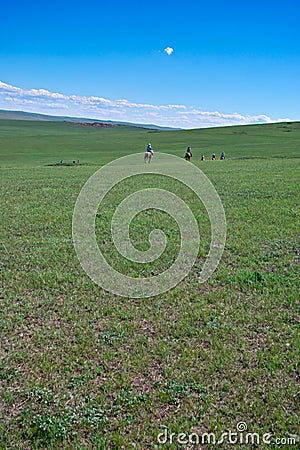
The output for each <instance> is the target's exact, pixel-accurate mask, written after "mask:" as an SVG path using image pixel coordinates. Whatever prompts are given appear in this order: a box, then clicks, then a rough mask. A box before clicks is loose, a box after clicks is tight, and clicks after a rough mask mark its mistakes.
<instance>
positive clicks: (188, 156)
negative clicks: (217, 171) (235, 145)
mask: <svg viewBox="0 0 300 450" xmlns="http://www.w3.org/2000/svg"><path fill="white" fill-rule="evenodd" d="M192 156H193V155H192V151H191V147H188V148H187V149H186V152H185V159H186V160H187V161H190V159H191V157H192ZM211 159H212V161H215V160H216V159H217V158H216V155H215V153H213V154H212V155H211ZM220 159H225V153H224V152H222V153H221V156H220ZM201 161H205V155H202V156H201Z"/></svg>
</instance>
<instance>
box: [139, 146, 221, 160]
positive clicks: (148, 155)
mask: <svg viewBox="0 0 300 450" xmlns="http://www.w3.org/2000/svg"><path fill="white" fill-rule="evenodd" d="M153 155H154V151H153V150H152V146H151V143H150V142H149V144H148V145H147V149H146V153H145V156H144V161H145V163H146V162H148V163H149V162H150V161H151V158H152V156H153ZM192 156H193V155H192V150H191V147H188V148H187V149H186V152H185V156H184V157H185V159H186V161H190V159H191V158H192ZM211 159H212V161H215V160H216V159H217V158H216V155H215V153H213V154H212V155H211ZM220 159H225V153H224V152H222V153H221V156H220ZM201 161H205V156H204V155H202V156H201Z"/></svg>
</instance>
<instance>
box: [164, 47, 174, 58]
mask: <svg viewBox="0 0 300 450" xmlns="http://www.w3.org/2000/svg"><path fill="white" fill-rule="evenodd" d="M164 52H165V53H166V54H167V55H169V56H170V55H172V53H173V52H174V48H172V47H166V48H165V49H164Z"/></svg>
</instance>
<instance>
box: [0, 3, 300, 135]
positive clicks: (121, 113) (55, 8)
mask: <svg viewBox="0 0 300 450" xmlns="http://www.w3.org/2000/svg"><path fill="white" fill-rule="evenodd" d="M299 5H300V2H298V1H296V0H287V1H286V2H285V3H281V4H277V3H275V2H273V1H272V2H271V1H268V0H267V1H259V2H258V1H257V0H254V1H251V2H246V1H243V2H237V1H227V2H226V1H218V0H217V1H215V2H214V3H213V2H212V3H209V2H202V1H201V0H199V1H189V0H187V1H185V2H182V1H180V2H179V1H169V0H165V1H156V0H155V1H152V2H149V1H148V2H143V1H140V2H130V1H127V2H126V1H114V2H109V1H97V2H77V1H73V2H63V1H62V2H59V1H57V0H54V1H51V2H47V3H46V2H45V3H43V2H35V1H30V0H29V1H28V2H23V1H22V2H19V1H16V2H13V3H10V4H9V3H8V2H6V3H5V4H2V6H1V18H0V21H1V26H0V81H1V83H0V108H1V109H12V110H25V111H34V112H42V113H48V114H59V115H70V116H84V117H94V118H100V119H107V120H109V119H111V120H123V121H134V122H139V123H156V124H158V125H168V126H176V127H183V128H197V127H203V126H219V125H231V124H243V123H257V122H269V121H276V120H282V119H283V120H284V119H292V120H300V108H299V105H300V89H299V85H300V83H299V82H300V59H299V56H300V31H299V30H300V27H299V23H300V6H299ZM167 47H170V48H172V49H173V52H172V53H171V54H170V55H168V54H167V53H166V52H165V51H164V49H166V48H167Z"/></svg>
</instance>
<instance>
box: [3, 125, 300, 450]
mask: <svg viewBox="0 0 300 450" xmlns="http://www.w3.org/2000/svg"><path fill="white" fill-rule="evenodd" d="M148 142H151V144H152V147H153V149H154V151H156V152H165V153H171V154H174V155H177V156H181V157H183V156H184V153H185V149H186V147H187V146H188V145H189V146H191V148H192V152H193V158H192V162H191V164H195V165H197V166H198V167H199V168H201V170H203V172H204V173H205V174H206V175H207V176H208V177H209V179H210V180H211V181H212V183H213V184H214V186H215V188H216V190H217V191H218V193H219V195H220V198H221V200H222V203H223V206H224V210H225V213H226V221H227V241H226V247H225V251H224V253H223V257H222V260H221V262H220V264H219V266H218V268H217V270H216V272H215V273H214V274H213V276H212V277H211V278H210V279H209V280H208V281H207V282H206V283H203V284H200V283H199V281H198V276H199V273H200V271H201V267H202V264H203V262H204V260H205V256H206V255H207V252H208V249H209V243H210V225H209V219H208V217H207V215H206V213H205V209H204V207H203V205H202V204H201V203H200V202H199V201H198V200H197V199H196V198H195V197H194V196H193V193H191V192H188V191H187V190H186V188H185V187H183V186H182V185H180V184H179V183H178V184H176V183H175V184H174V183H171V182H170V181H168V180H165V179H164V178H163V177H158V176H154V175H153V176H150V175H149V178H148V179H147V187H151V186H153V187H158V186H159V187H162V188H164V189H168V188H169V189H170V190H172V191H173V192H175V193H176V194H177V195H179V196H181V198H182V199H184V201H185V202H186V203H187V204H188V205H189V206H190V208H191V210H192V211H193V213H194V215H195V217H196V219H197V221H198V224H199V229H200V232H201V238H202V240H201V246H200V249H199V256H198V260H197V262H196V264H195V266H194V268H193V269H192V271H191V272H190V274H189V275H188V276H187V277H186V278H185V279H184V280H183V281H182V282H181V283H179V284H178V286H177V287H175V288H174V289H172V290H171V291H169V292H167V293H165V294H162V295H160V296H156V297H153V298H146V299H130V298H123V297H117V296H115V295H113V294H110V293H108V292H106V291H104V290H102V289H101V288H99V287H98V286H97V285H95V284H94V283H93V282H92V281H91V280H90V278H89V277H88V276H87V275H86V274H85V272H84V271H83V270H82V268H81V266H80V264H79V261H78V259H77V256H76V253H75V249H74V246H73V241H72V215H73V209H74V205H75V201H76V198H77V196H78V194H79V192H80V190H81V188H82V186H83V185H84V183H85V181H86V180H87V179H88V178H89V177H90V176H91V175H92V174H93V173H94V172H95V171H96V170H97V169H98V168H100V167H101V166H103V165H104V164H106V163H108V162H109V161H112V160H114V159H115V158H118V157H121V156H125V155H128V154H131V153H139V152H142V151H144V149H145V147H146V145H147V144H148ZM222 150H224V151H225V153H226V160H225V161H220V160H217V161H211V160H210V156H211V154H212V153H216V155H217V157H219V155H220V153H221V151H222ZM202 154H205V156H206V161H203V162H202V161H200V157H201V155H202ZM299 157H300V123H297V122H295V123H281V124H264V125H251V126H239V127H227V128H214V129H201V130H188V131H184V130H181V131H157V130H147V129H142V128H133V127H125V126H124V127H114V128H92V127H80V126H76V125H74V124H72V123H58V122H35V121H17V120H15V121H8V120H0V168H1V190H2V192H1V194H2V195H1V203H2V204H1V223H2V232H1V242H0V251H1V260H2V263H1V278H2V283H1V285H2V288H1V309H0V337H1V348H0V449H1V450H2V449H3V450H4V449H5V450H6V449H14V450H16V449H18V450H21V449H22V450H27V449H49V450H52V449H53V450H56V449H75V450H83V449H99V450H112V449H113V450H121V449H126V450H127V449H140V450H144V449H146V450H147V449H149V450H150V449H174V450H175V449H202V448H203V449H204V448H207V449H208V448H211V449H224V448H232V447H233V444H230V443H229V442H228V440H227V441H226V440H225V442H224V443H219V444H218V443H216V444H214V443H210V444H209V443H208V442H204V443H202V444H201V443H199V444H196V443H193V442H190V443H188V444H187V443H180V442H178V440H176V439H177V438H176V436H177V437H178V435H179V434H180V433H186V434H187V435H188V434H191V433H195V434H197V435H199V436H201V435H202V434H203V433H215V435H216V436H217V439H218V438H220V437H221V435H222V433H225V432H228V430H231V431H232V432H236V431H237V424H238V423H239V422H245V424H246V425H247V431H248V432H250V433H257V434H258V435H259V436H260V439H261V440H262V436H263V434H265V433H270V434H271V435H272V437H271V443H270V444H267V443H263V442H262V441H260V443H259V444H252V448H259V449H277V448H285V447H286V448H296V447H297V443H296V444H295V445H293V444H292V443H293V440H294V439H295V441H297V442H298V445H299V290H300V289H299V288H300V286H299V241H300V239H299V216H300V210H299ZM156 158H157V159H156ZM158 158H159V156H158V155H155V157H154V160H153V164H159V160H158ZM78 159H79V160H80V164H73V162H72V161H73V160H74V161H77V160H78ZM61 160H63V161H64V164H61V165H56V164H57V163H58V162H59V161H61ZM144 183H145V181H144V178H143V177H136V178H135V179H133V180H128V181H126V182H124V183H123V184H122V185H121V186H119V187H116V188H114V190H113V191H112V193H111V194H110V195H109V196H108V198H107V200H106V202H105V204H104V205H102V206H101V208H102V210H101V211H99V214H97V220H96V234H97V239H98V243H99V246H101V248H102V249H103V251H104V253H105V254H106V256H107V259H108V261H110V262H111V264H115V266H116V268H118V270H120V271H122V272H123V273H126V274H130V275H132V276H137V277H138V276H149V275H151V274H152V271H154V272H155V273H159V272H160V271H162V270H164V269H165V268H166V266H167V265H170V264H171V263H172V261H173V260H174V259H175V258H176V253H177V251H178V248H179V245H180V234H179V232H178V230H177V228H176V224H175V223H174V221H173V220H172V218H170V217H168V216H166V215H165V214H163V213H161V212H159V211H157V212H153V213H151V214H150V215H149V214H148V212H144V213H141V214H140V215H138V216H137V217H136V219H135V220H134V221H133V224H132V228H131V235H132V240H133V242H134V243H135V245H136V246H137V248H139V249H142V250H145V249H147V242H148V235H149V232H150V231H151V227H159V226H160V227H161V228H162V229H164V231H165V233H166V235H167V237H168V246H167V248H166V254H165V255H162V257H161V259H160V260H158V261H157V262H155V264H154V265H151V266H150V265H147V264H143V265H141V266H142V267H138V265H137V264H135V263H131V262H128V261H127V260H124V258H121V257H120V255H118V254H116V252H115V250H114V248H113V244H112V242H111V239H110V236H109V223H110V220H111V217H112V214H113V211H114V208H115V207H116V205H117V204H118V203H119V202H120V201H121V200H122V199H123V198H125V197H126V195H128V194H130V193H131V192H134V191H135V190H138V189H142V188H143V187H145V184H144ZM166 429H167V430H168V434H171V433H175V435H174V438H173V440H172V442H170V440H168V442H167V443H165V444H164V443H160V441H159V439H158V436H159V434H160V433H162V432H164V430H166ZM194 438H195V436H194ZM276 439H277V441H276ZM278 439H280V442H279V440H278ZM234 448H239V449H246V448H251V445H249V444H247V445H246V444H245V443H239V444H236V445H234Z"/></svg>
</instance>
